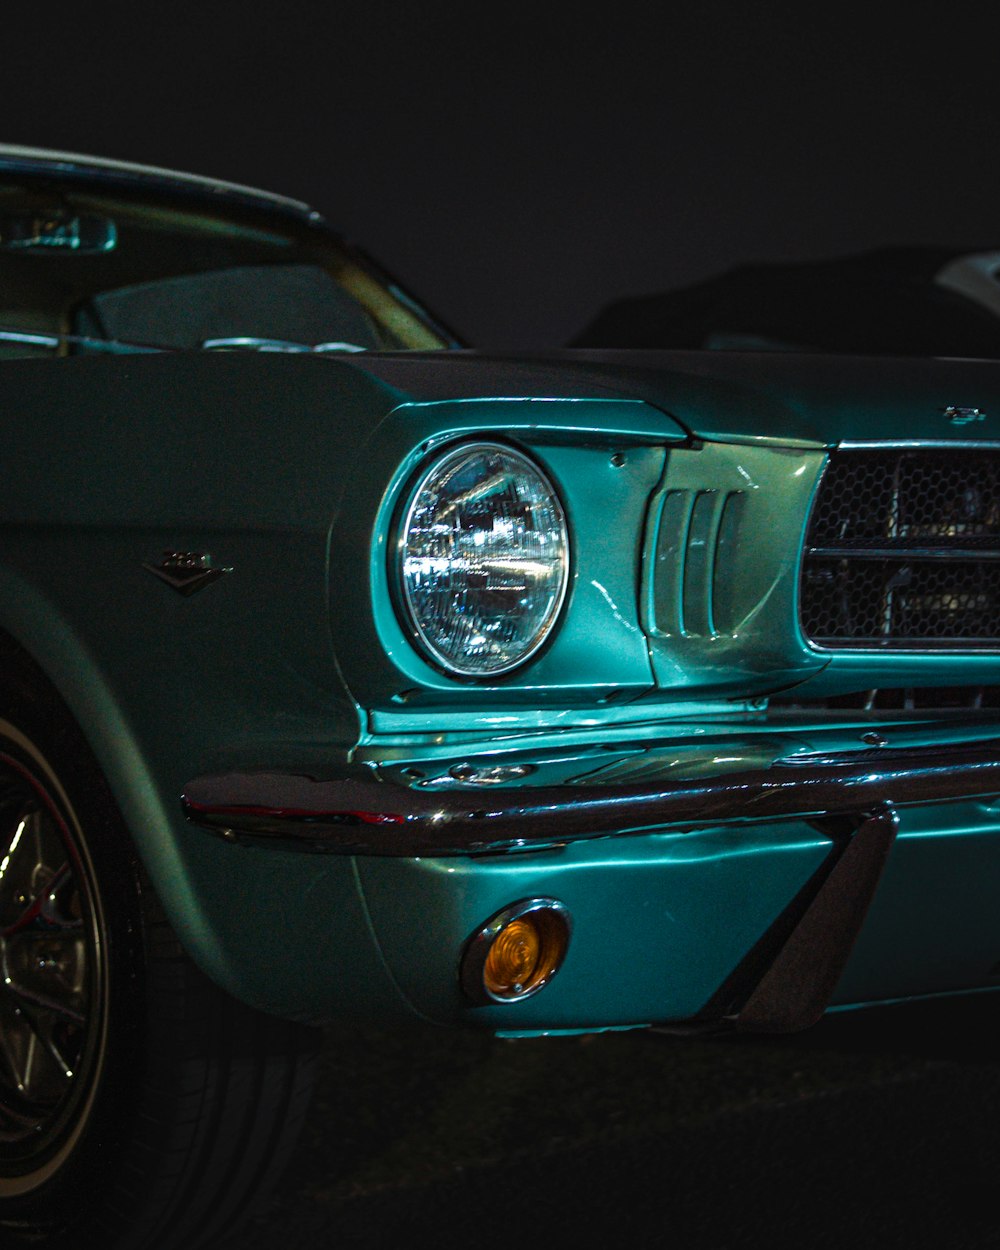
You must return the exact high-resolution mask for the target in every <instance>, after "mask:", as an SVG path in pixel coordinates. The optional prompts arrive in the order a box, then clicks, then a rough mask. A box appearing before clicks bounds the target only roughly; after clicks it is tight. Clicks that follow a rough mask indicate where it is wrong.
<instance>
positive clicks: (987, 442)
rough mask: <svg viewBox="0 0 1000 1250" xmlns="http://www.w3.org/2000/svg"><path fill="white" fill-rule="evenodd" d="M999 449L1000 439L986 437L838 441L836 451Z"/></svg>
mask: <svg viewBox="0 0 1000 1250" xmlns="http://www.w3.org/2000/svg"><path fill="white" fill-rule="evenodd" d="M911 449H912V450H915V451H939V450H940V451H950V450H955V451H969V450H974V451H998V450H1000V441H998V440H997V439H986V438H975V439H971V438H965V439H959V438H935V439H921V438H904V439H900V440H898V441H897V442H894V443H892V442H885V441H884V440H881V439H880V440H878V441H876V442H867V441H864V442H858V443H854V442H845V443H837V444H836V447H835V450H836V451H909V450H911Z"/></svg>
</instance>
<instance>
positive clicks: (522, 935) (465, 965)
mask: <svg viewBox="0 0 1000 1250" xmlns="http://www.w3.org/2000/svg"><path fill="white" fill-rule="evenodd" d="M569 935H570V918H569V912H568V911H567V910H566V908H565V907H564V906H563V904H562V903H560V902H558V901H557V900H556V899H553V898H532V899H524V900H522V901H521V902H519V903H513V904H512V905H511V906H510V907H505V908H504V910H503V911H501V912H498V913H497V914H496V915H495V916H494V917H493V918H492V919H491V920H488V921H487V922H486V924H484V925H483V927H482V928H481V929H480V930H479V931H478V932H477V933H476V934H474V935H473V937H472V938H471V940H470V941H469V943H468V945H467V946H466V949H465V954H464V956H463V958H462V965H461V980H462V988H463V989H464V990H465V993H466V995H467V997H469V998H470V999H471V1000H472V1001H473V1002H475V1003H478V1004H480V1005H482V1004H483V1003H489V1002H494V1003H496V1002H500V1003H510V1002H517V1001H519V1000H520V999H522V998H527V997H529V995H531V994H537V993H538V991H539V990H540V989H542V987H543V986H545V985H548V983H549V981H551V980H552V978H553V977H554V976H555V974H556V973H557V972H558V971H559V969H560V967H561V966H562V963H563V960H564V959H565V958H566V951H567V949H568V948H569Z"/></svg>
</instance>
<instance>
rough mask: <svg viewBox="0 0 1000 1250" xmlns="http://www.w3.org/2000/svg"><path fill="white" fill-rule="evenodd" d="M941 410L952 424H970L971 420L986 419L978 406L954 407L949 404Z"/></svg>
mask: <svg viewBox="0 0 1000 1250" xmlns="http://www.w3.org/2000/svg"><path fill="white" fill-rule="evenodd" d="M941 411H942V412H943V413H944V415H945V416H946V417H947V418H948V420H949V421H950V422H951V423H952V425H971V424H972V422H973V421H985V420H986V413H985V412H983V411H982V410H981V409H979V408H954V407H952V406H951V405H949V406H948V407H947V408H942V409H941Z"/></svg>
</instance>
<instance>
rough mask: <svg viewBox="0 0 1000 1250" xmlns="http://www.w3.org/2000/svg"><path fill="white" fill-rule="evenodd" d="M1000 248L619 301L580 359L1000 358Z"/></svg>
mask: <svg viewBox="0 0 1000 1250" xmlns="http://www.w3.org/2000/svg"><path fill="white" fill-rule="evenodd" d="M998 273H1000V248H988V247H981V248H972V247H964V248H958V247H884V248H878V249H875V250H873V251H868V252H860V253H856V254H852V255H846V256H840V257H835V258H831V259H829V260H818V261H798V262H787V263H779V262H771V263H761V264H754V265H741V266H739V267H737V268H734V269H730V270H728V271H726V272H724V273H721V274H719V275H718V276H716V277H712V278H708V279H705V280H703V281H700V282H696V283H693V284H692V285H690V286H686V287H680V288H677V289H676V290H670V291H664V292H662V293H656V294H648V295H638V296H634V297H631V298H622V299H617V300H614V301H613V302H611V303H609V304H608V305H607V306H606V307H605V308H603V309H602V310H601V311H600V312H599V313H598V314H597V315H596V316H595V317H594V318H593V319H592V320H591V321H590V322H588V323H587V324H586V325H585V326H584V327H583V328H582V329H581V330H580V332H579V333H578V334H577V335H576V336H575V338H574V339H573V342H572V344H571V346H573V347H589V348H596V347H618V348H623V347H624V348H645V349H655V348H664V347H672V348H697V349H704V350H716V351H799V352H840V353H844V354H847V355H879V356H967V357H985V358H990V359H993V358H996V357H997V356H998V355H1000V280H998V277H997V275H998Z"/></svg>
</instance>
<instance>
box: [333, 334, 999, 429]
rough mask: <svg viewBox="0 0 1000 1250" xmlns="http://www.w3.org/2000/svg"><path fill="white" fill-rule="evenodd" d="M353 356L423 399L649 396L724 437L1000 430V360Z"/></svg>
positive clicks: (644, 354) (693, 425) (633, 354)
mask: <svg viewBox="0 0 1000 1250" xmlns="http://www.w3.org/2000/svg"><path fill="white" fill-rule="evenodd" d="M341 359H342V358H341ZM351 364H352V365H355V366H356V367H360V368H363V369H364V370H365V371H366V372H367V373H370V374H372V375H373V376H375V377H378V378H379V379H381V380H382V381H384V382H387V383H388V384H389V385H391V386H393V387H395V388H396V389H397V390H399V391H400V392H402V393H403V394H404V395H406V396H408V397H409V398H410V399H412V400H416V401H421V402H429V401H434V400H445V399H473V398H476V399H486V398H491V397H503V398H508V399H510V398H528V397H530V398H539V397H545V398H593V399H609V398H618V399H638V400H642V401H644V402H645V403H648V404H650V405H652V406H653V407H654V408H657V409H659V410H660V411H662V412H664V413H666V414H668V415H669V416H670V417H672V418H673V419H674V421H676V422H677V423H679V424H680V425H682V426H683V427H684V428H685V429H686V430H687V431H688V432H689V433H690V434H692V435H696V436H698V437H700V438H704V439H707V440H712V441H719V442H723V441H728V440H740V439H747V438H752V439H760V438H767V439H777V440H780V441H789V442H803V441H804V442H809V443H814V444H821V445H824V446H831V445H833V444H835V443H838V442H845V441H847V442H859V441H872V440H887V441H892V442H900V441H909V440H922V441H933V442H941V441H968V440H969V439H977V440H979V439H998V438H1000V361H994V360H969V359H955V358H948V359H937V358H936V359H926V360H925V359H912V358H904V357H894V358H884V357H874V356H834V355H823V356H813V355H805V354H803V355H800V354H798V353H781V352H756V353H753V352H746V353H744V352H710V351H702V352H696V351H591V350H574V349H571V350H561V351H555V352H545V353H524V352H519V353H517V354H516V355H507V354H491V353H486V352H479V351H466V350H462V351H446V352H408V353H366V354H365V355H364V357H361V356H360V355H359V356H358V357H356V358H354V359H352V361H351ZM955 410H965V411H961V412H957V413H956V412H955Z"/></svg>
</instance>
